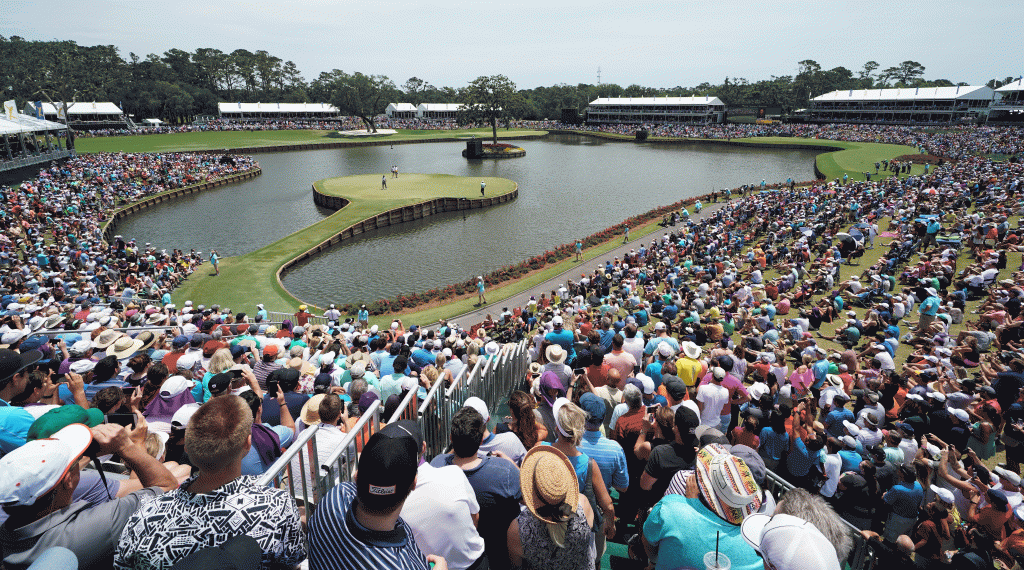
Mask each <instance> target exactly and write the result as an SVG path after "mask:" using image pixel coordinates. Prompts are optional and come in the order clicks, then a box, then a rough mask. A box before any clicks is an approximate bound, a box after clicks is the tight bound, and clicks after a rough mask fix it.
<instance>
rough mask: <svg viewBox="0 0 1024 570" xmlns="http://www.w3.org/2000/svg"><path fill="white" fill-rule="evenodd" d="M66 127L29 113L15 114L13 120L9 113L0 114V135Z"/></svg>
mask: <svg viewBox="0 0 1024 570" xmlns="http://www.w3.org/2000/svg"><path fill="white" fill-rule="evenodd" d="M65 129H67V127H66V126H64V125H62V124H60V123H55V122H53V121H46V120H43V119H37V118H35V117H31V116H29V115H22V114H21V113H17V114H15V115H14V119H13V120H11V119H9V118H7V115H0V135H11V134H15V133H32V132H38V131H61V130H65Z"/></svg>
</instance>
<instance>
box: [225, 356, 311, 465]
mask: <svg viewBox="0 0 1024 570" xmlns="http://www.w3.org/2000/svg"><path fill="white" fill-rule="evenodd" d="M220 376H227V374H218V375H217V376H215V377H214V379H213V380H211V381H210V387H211V392H213V390H212V388H213V387H214V386H216V385H217V384H218V383H219V382H221V381H223V380H222V379H219V378H218V377H220ZM226 395H230V394H226ZM221 397H223V396H221ZM240 397H241V398H242V399H243V400H245V403H246V404H248V405H249V409H250V411H251V413H252V416H253V423H252V446H251V447H250V448H249V449H248V451H247V453H246V454H245V457H244V458H243V459H242V473H243V474H244V475H259V474H261V473H264V472H266V470H267V469H270V466H271V465H273V464H274V461H276V460H277V458H278V457H280V456H281V450H282V449H284V448H287V447H288V446H289V445H291V443H292V440H294V439H295V421H294V420H292V416H291V413H290V412H289V411H288V405H287V404H286V403H285V398H284V392H280V391H278V393H277V401H276V402H275V404H276V405H277V407H278V408H279V409H280V412H281V425H279V426H271V425H269V424H265V423H263V422H262V421H261V418H262V416H263V400H260V397H259V396H258V395H256V393H255V392H253V391H251V390H250V391H247V392H242V394H241V396H240Z"/></svg>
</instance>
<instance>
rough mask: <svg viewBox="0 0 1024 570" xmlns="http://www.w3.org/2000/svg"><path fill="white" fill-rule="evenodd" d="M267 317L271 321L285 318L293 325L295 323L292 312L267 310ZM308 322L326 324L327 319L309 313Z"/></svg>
mask: <svg viewBox="0 0 1024 570" xmlns="http://www.w3.org/2000/svg"><path fill="white" fill-rule="evenodd" d="M267 318H269V319H270V320H273V321H284V320H285V319H287V320H289V321H291V322H292V324H293V325H295V324H296V323H295V315H294V314H292V313H282V312H280V311H267ZM309 324H311V325H326V324H327V319H325V318H324V317H322V316H320V317H318V316H316V315H311V316H310V317H309Z"/></svg>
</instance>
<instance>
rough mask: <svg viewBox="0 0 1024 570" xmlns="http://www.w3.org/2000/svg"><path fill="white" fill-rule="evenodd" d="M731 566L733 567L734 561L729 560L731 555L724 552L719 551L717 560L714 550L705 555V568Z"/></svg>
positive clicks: (724, 569) (706, 569) (725, 568)
mask: <svg viewBox="0 0 1024 570" xmlns="http://www.w3.org/2000/svg"><path fill="white" fill-rule="evenodd" d="M730 567H732V563H730V562H729V557H728V556H726V555H725V553H723V552H719V553H718V557H717V560H716V558H715V552H714V551H713V550H712V551H711V552H708V553H707V554H705V555H704V569H705V570H729V568H730Z"/></svg>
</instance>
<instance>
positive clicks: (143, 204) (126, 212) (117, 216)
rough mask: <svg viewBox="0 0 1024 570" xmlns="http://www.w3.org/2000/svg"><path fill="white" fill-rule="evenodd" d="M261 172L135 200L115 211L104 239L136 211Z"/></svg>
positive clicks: (253, 171) (252, 170)
mask: <svg viewBox="0 0 1024 570" xmlns="http://www.w3.org/2000/svg"><path fill="white" fill-rule="evenodd" d="M260 174H263V170H262V169H260V168H250V169H249V170H246V171H245V172H240V173H238V174H232V175H231V176H226V177H224V178H218V179H217V180H211V181H209V182H203V183H202V184H193V185H192V186H184V187H182V188H176V189H174V190H171V191H169V192H162V193H160V194H157V195H155V196H150V197H149V198H144V199H142V200H139V201H138V202H135V203H134V204H131V205H128V206H125V207H124V208H121V209H120V210H118V211H116V212H114V215H113V216H111V218H110V219H109V220H107V222H106V223H105V224H104V226H103V239H104V240H105V241H106V242H108V243H109V242H110V240H111V238H112V237H113V236H114V235H116V234H115V233H114V232H115V231H116V229H117V224H118V222H120V221H121V220H123V219H125V218H127V217H128V216H130V215H132V214H134V213H135V212H138V211H140V210H145V209H146V208H149V207H151V206H155V205H156V204H160V203H162V202H167V201H168V200H174V199H176V198H180V197H182V196H188V195H189V194H195V193H197V192H202V191H204V190H209V189H210V188H217V187H218V186H225V185H227V184H234V183H235V182H241V181H242V180H248V179H250V178H255V177H257V176H259V175H260Z"/></svg>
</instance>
